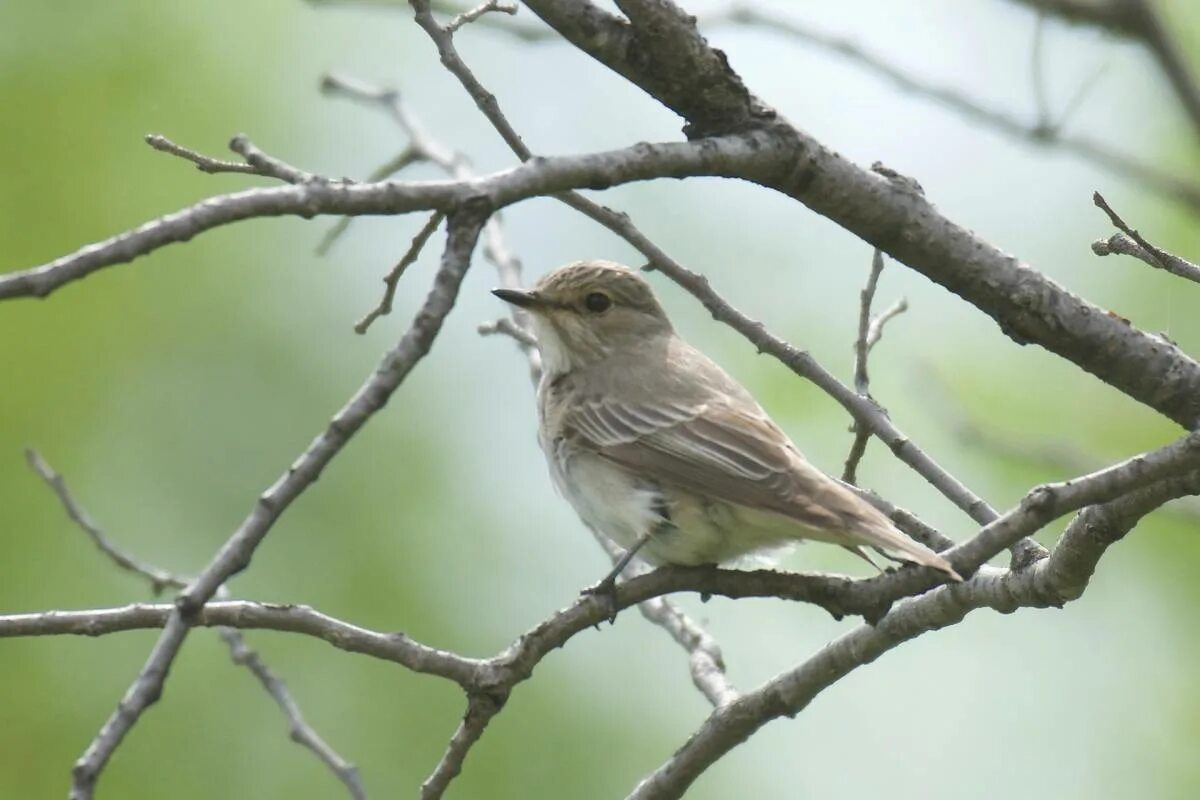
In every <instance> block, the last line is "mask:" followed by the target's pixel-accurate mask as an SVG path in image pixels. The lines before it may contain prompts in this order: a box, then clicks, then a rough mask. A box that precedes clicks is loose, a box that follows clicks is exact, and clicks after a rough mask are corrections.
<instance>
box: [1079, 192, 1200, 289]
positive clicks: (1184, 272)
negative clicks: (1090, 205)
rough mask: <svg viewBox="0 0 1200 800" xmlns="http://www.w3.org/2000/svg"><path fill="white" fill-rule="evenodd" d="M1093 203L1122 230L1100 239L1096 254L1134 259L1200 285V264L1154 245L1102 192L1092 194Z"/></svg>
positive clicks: (1094, 244) (1093, 243) (1097, 242)
mask: <svg viewBox="0 0 1200 800" xmlns="http://www.w3.org/2000/svg"><path fill="white" fill-rule="evenodd" d="M1092 202H1094V203H1095V204H1096V207H1097V208H1099V209H1101V210H1102V211H1103V212H1104V213H1105V214H1107V215H1108V218H1109V220H1110V221H1111V222H1112V224H1113V226H1114V227H1115V228H1117V229H1118V230H1119V231H1121V233H1118V234H1114V235H1112V236H1111V237H1109V238H1108V239H1099V240H1097V241H1095V242H1092V252H1093V253H1095V254H1096V255H1098V256H1107V255H1110V254H1112V253H1120V254H1122V255H1127V256H1133V257H1134V258H1137V259H1139V260H1141V261H1144V262H1145V263H1147V264H1149V265H1150V266H1152V267H1154V268H1155V269H1161V270H1165V271H1167V272H1169V273H1171V274H1172V275H1177V276H1179V277H1180V278H1187V279H1188V280H1189V281H1195V282H1197V283H1200V264H1193V263H1192V262H1190V261H1187V260H1185V259H1182V258H1180V257H1179V256H1176V255H1172V254H1171V253H1168V252H1167V251H1166V250H1163V249H1161V248H1158V247H1155V246H1154V245H1152V244H1150V242H1148V241H1146V239H1145V238H1144V237H1143V236H1142V235H1141V234H1140V233H1138V231H1137V230H1136V229H1134V228H1131V227H1129V226H1128V225H1126V224H1125V220H1123V219H1121V217H1120V215H1119V214H1117V212H1116V211H1113V209H1112V206H1110V205H1109V204H1108V202H1107V201H1106V200H1105V199H1104V197H1103V196H1102V195H1101V194H1100V193H1099V192H1094V193H1093V194H1092Z"/></svg>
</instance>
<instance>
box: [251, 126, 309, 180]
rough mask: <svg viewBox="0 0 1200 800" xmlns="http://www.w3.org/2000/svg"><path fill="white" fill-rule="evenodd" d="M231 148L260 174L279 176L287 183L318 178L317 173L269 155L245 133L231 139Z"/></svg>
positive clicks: (271, 176)
mask: <svg viewBox="0 0 1200 800" xmlns="http://www.w3.org/2000/svg"><path fill="white" fill-rule="evenodd" d="M229 149H230V150H232V151H233V152H235V153H237V154H238V155H240V156H241V157H242V158H244V159H246V163H247V164H249V165H250V166H252V167H254V169H255V170H256V171H257V172H258V174H259V175H265V176H267V177H269V178H278V179H279V180H281V181H285V182H287V183H305V182H307V181H312V180H318V178H317V176H316V175H313V174H312V173H311V172H305V171H304V170H302V169H299V168H297V167H293V166H292V165H291V164H288V163H287V162H285V161H281V160H280V159H278V158H276V157H275V156H271V155H267V154H266V153H264V152H263V151H262V150H260V149H259V148H258V147H256V146H255V144H254V142H252V141H250V138H249V137H248V136H246V134H244V133H239V134H238V135H237V136H234V137H233V138H232V139H230V140H229Z"/></svg>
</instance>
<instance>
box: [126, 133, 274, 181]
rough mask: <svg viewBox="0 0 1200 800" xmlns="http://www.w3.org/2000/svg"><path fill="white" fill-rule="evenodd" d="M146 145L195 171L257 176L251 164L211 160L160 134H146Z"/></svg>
mask: <svg viewBox="0 0 1200 800" xmlns="http://www.w3.org/2000/svg"><path fill="white" fill-rule="evenodd" d="M145 139H146V144H148V145H150V146H151V147H153V148H154V149H155V150H158V151H159V152H160V153H169V154H170V155H173V156H178V157H179V158H182V159H183V160H185V161H190V162H192V163H193V164H195V165H196V169H198V170H200V171H201V172H207V173H209V174H217V173H221V172H238V173H242V174H244V175H258V174H259V171H258V169H257V168H256V167H254V166H253V165H251V164H246V163H243V162H239V161H222V160H221V159H217V158H212V157H210V156H206V155H203V154H201V153H198V152H196V151H195V150H192V149H190V148H187V147H184V146H183V145H181V144H176V143H175V142H173V141H171V140H170V139H168V138H167V137H165V136H163V135H162V134H160V133H148V134H146V137H145Z"/></svg>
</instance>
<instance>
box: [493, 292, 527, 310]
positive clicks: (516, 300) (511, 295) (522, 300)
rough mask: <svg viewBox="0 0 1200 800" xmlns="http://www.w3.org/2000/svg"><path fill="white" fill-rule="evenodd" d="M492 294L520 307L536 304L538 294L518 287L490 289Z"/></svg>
mask: <svg viewBox="0 0 1200 800" xmlns="http://www.w3.org/2000/svg"><path fill="white" fill-rule="evenodd" d="M492 294H494V295H496V297H499V298H500V299H501V300H503V301H504V302H506V303H512V304H513V305H514V306H519V307H520V308H532V307H534V306H536V305H538V304H539V303H538V296H537V295H536V294H534V293H533V292H525V291H522V290H520V289H492Z"/></svg>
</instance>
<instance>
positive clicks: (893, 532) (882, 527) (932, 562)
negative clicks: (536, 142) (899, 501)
mask: <svg viewBox="0 0 1200 800" xmlns="http://www.w3.org/2000/svg"><path fill="white" fill-rule="evenodd" d="M863 523H864V524H862V525H860V526H856V528H855V530H854V531H852V535H853V536H854V538H855V539H857V540H858V542H859V543H860V544H864V545H866V546H867V547H871V548H873V549H875V550H878V551H879V552H880V553H882V554H883V555H884V556H887V557H889V558H895V559H897V560H899V561H907V562H909V563H912V564H920V565H922V566H925V567H933V568H934V569H936V570H940V571H941V572H944V573H946V575H948V576H949V577H950V578H951V579H952V580H955V581H959V582H961V581H962V576H961V575H959V574H958V572H956V571H955V569H954V567H953V566H952V565H951V564H950V562H949V561H947V560H946V559H944V558H942V557H941V556H940V555H938V554H937V553H935V552H933V551H932V550H930V549H929V548H928V547H926V546H925V545H923V544H921V543H920V542H918V541H916V540H914V539H910V538H909V537H908V536H906V535H905V534H903V533H902V532H901V531H900V530H899V529H898V528H896V526H895V525H893V524H892V523H891V520H889V519H888V518H887V517H885V516H883V515H882V514H880V515H879V516H878V517H875V518H872V519H868V520H863ZM868 560H869V559H868Z"/></svg>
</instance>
